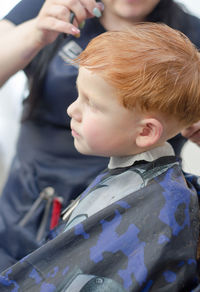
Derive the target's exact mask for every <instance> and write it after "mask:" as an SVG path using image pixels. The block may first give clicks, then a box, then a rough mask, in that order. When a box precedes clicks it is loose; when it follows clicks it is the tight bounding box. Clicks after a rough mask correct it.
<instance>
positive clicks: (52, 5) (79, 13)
mask: <svg viewBox="0 0 200 292" xmlns="http://www.w3.org/2000/svg"><path fill="white" fill-rule="evenodd" d="M94 8H96V10H97V9H98V10H99V11H101V10H102V9H103V7H102V4H101V3H96V1H95V0H46V1H45V2H44V5H43V7H42V8H41V10H40V12H39V14H38V16H37V17H36V18H35V20H34V25H35V30H34V31H35V32H36V38H37V41H38V43H40V44H41V45H42V46H45V45H47V44H49V43H51V42H53V41H54V40H55V39H56V38H57V36H58V35H59V33H66V34H72V35H77V34H79V33H80V30H79V29H78V26H79V25H80V24H81V23H82V22H83V21H84V20H85V19H87V18H91V17H94ZM70 11H72V12H74V14H75V19H74V21H73V24H71V23H70Z"/></svg>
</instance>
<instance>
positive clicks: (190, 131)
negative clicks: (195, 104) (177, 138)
mask: <svg viewBox="0 0 200 292" xmlns="http://www.w3.org/2000/svg"><path fill="white" fill-rule="evenodd" d="M181 134H182V135H183V136H184V137H185V138H187V139H189V140H191V141H192V142H194V143H196V144H197V145H198V146H200V121H199V122H197V123H195V124H193V125H192V126H190V127H188V128H186V129H184V130H183V131H182V132H181Z"/></svg>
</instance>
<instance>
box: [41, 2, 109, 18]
mask: <svg viewBox="0 0 200 292" xmlns="http://www.w3.org/2000/svg"><path fill="white" fill-rule="evenodd" d="M46 5H47V6H48V5H49V6H51V11H50V10H49V11H48V12H49V13H51V16H54V17H56V18H59V19H61V18H62V20H64V16H65V10H66V9H67V10H69V11H72V12H73V13H74V14H75V18H76V20H77V22H78V23H79V24H80V23H81V22H82V21H84V20H85V19H87V18H90V17H94V16H97V15H96V14H95V13H94V11H97V10H98V11H99V15H100V14H101V11H102V10H103V6H102V3H97V2H96V1H95V0H46ZM54 6H57V7H60V8H58V9H57V10H56V11H55V10H54V9H52V7H54ZM59 10H60V11H59ZM66 21H68V20H67V19H66Z"/></svg>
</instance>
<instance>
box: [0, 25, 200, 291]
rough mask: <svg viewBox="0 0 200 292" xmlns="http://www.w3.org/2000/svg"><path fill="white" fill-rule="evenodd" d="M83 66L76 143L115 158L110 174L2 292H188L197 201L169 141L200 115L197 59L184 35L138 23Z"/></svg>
mask: <svg viewBox="0 0 200 292" xmlns="http://www.w3.org/2000/svg"><path fill="white" fill-rule="evenodd" d="M77 62H78V63H79V65H80V69H79V76H78V79H77V88H78V93H79V95H78V98H77V100H76V101H75V102H74V103H73V104H72V105H71V106H70V107H69V108H68V114H69V115H70V117H71V118H72V120H71V129H72V135H73V137H74V145H75V147H76V149H77V150H78V151H80V152H81V153H83V154H91V155H101V156H110V157H111V159H110V162H109V165H108V169H106V170H105V171H104V172H102V173H101V174H100V175H99V176H98V177H97V178H96V180H95V181H94V182H93V183H92V184H91V185H90V186H89V187H88V189H87V190H86V191H85V192H84V193H83V194H82V195H81V196H80V197H79V198H78V199H77V200H76V201H75V202H74V203H73V204H72V206H70V207H69V208H68V209H67V210H65V211H64V213H63V220H64V221H65V223H64V231H65V232H63V233H62V234H61V235H59V236H58V237H57V238H55V239H54V240H52V241H50V242H48V243H47V244H46V245H44V246H43V247H42V248H40V249H39V250H37V251H35V252H34V253H33V254H31V255H29V256H28V257H27V258H25V259H23V260H22V261H21V262H19V263H18V264H17V265H15V266H14V267H13V268H12V269H10V270H7V271H6V272H4V274H3V276H2V280H1V282H2V290H1V291H11V290H8V289H11V287H12V289H13V288H14V287H19V288H21V290H20V291H66V292H69V291H70V292H72V291H73V292H74V291H82V292H84V291H114V292H116V291H134V292H135V291H170V290H171V291H191V290H192V289H194V288H195V287H196V286H197V280H196V278H197V263H196V255H197V242H198V228H199V224H198V199H197V195H196V192H195V190H194V188H192V187H189V186H188V185H187V182H186V181H185V179H184V176H183V174H182V172H181V169H180V166H179V163H178V162H177V160H176V158H175V156H174V153H173V150H172V148H171V146H170V145H169V144H168V143H166V141H167V140H168V139H169V138H171V137H173V136H174V135H176V134H177V133H179V132H180V131H181V130H182V129H183V128H184V127H187V126H189V125H190V124H192V123H194V122H196V121H198V120H199V119H200V55H199V53H198V52H197V50H196V49H195V48H194V47H193V45H192V44H191V43H190V41H189V40H188V39H187V38H186V37H185V36H183V35H182V34H181V33H179V32H177V31H174V30H172V29H170V28H169V27H167V26H165V25H160V24H139V25H135V27H134V28H133V29H132V30H131V31H124V32H107V33H105V34H102V35H100V36H98V37H97V38H95V39H94V40H92V41H91V43H90V44H89V45H88V47H87V48H86V50H85V51H84V52H83V53H82V54H81V55H80V57H79V59H78V60H77ZM25 279H26V280H25ZM197 289H198V288H197ZM195 291H197V290H195Z"/></svg>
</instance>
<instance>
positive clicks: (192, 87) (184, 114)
mask: <svg viewBox="0 0 200 292" xmlns="http://www.w3.org/2000/svg"><path fill="white" fill-rule="evenodd" d="M77 62H78V63H79V65H80V66H83V67H85V68H86V69H89V70H91V71H93V72H95V73H96V74H98V75H100V76H101V77H102V78H103V79H104V80H105V81H106V82H108V83H109V84H110V85H112V86H113V87H114V88H115V89H116V91H117V95H118V96H119V98H120V99H121V101H122V103H123V105H124V106H125V107H126V108H129V109H132V108H133V107H135V106H136V105H137V106H139V107H140V108H141V109H142V111H147V112H161V113H163V114H166V115H168V116H169V117H170V116H173V117H175V118H176V119H177V120H178V121H179V122H181V124H182V125H184V126H188V125H190V124H192V123H194V122H197V121H198V120H200V54H199V52H198V51H197V49H196V48H195V47H194V45H193V44H192V43H191V42H190V40H189V39H188V38H187V37H186V36H185V35H184V34H182V33H181V32H179V31H176V30H174V29H172V28H170V27H168V26H167V25H164V24H156V23H141V24H137V25H134V27H133V28H132V29H131V30H128V31H122V32H117V31H116V32H115V31H113V32H106V33H103V34H101V35H99V36H97V37H96V38H94V39H93V40H92V41H91V42H90V43H89V44H88V46H87V48H86V49H85V50H84V51H83V52H82V53H81V55H80V56H79V58H78V60H77Z"/></svg>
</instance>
